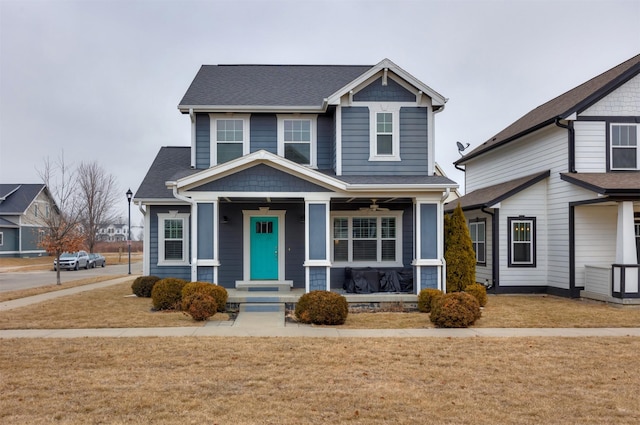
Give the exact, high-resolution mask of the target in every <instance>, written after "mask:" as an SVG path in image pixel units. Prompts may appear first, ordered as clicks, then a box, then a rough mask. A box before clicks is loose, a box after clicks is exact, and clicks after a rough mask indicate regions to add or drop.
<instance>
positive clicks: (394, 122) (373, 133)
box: [368, 102, 404, 161]
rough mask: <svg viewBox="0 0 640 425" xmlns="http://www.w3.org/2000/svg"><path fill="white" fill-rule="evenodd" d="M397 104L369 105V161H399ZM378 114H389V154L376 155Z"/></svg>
mask: <svg viewBox="0 0 640 425" xmlns="http://www.w3.org/2000/svg"><path fill="white" fill-rule="evenodd" d="M402 106H404V104H403V103H399V102H384V103H371V104H368V107H369V161H400V108H401V107H402ZM378 113H390V114H391V126H392V128H391V146H392V148H391V154H378Z"/></svg>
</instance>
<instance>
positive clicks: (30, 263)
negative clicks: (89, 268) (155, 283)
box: [0, 252, 142, 272]
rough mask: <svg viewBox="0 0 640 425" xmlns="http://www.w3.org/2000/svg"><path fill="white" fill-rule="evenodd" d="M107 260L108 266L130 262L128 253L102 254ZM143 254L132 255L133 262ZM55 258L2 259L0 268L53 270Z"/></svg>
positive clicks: (7, 269)
mask: <svg viewBox="0 0 640 425" xmlns="http://www.w3.org/2000/svg"><path fill="white" fill-rule="evenodd" d="M102 255H104V257H105V258H106V259H107V264H126V263H128V261H129V256H128V253H123V254H120V253H117V252H107V253H104V254H102ZM141 259H142V253H139V252H136V253H133V252H132V253H131V261H140V260H141ZM53 260H54V257H50V256H42V257H31V258H0V268H1V269H3V270H5V271H7V272H19V271H27V270H28V271H34V270H53Z"/></svg>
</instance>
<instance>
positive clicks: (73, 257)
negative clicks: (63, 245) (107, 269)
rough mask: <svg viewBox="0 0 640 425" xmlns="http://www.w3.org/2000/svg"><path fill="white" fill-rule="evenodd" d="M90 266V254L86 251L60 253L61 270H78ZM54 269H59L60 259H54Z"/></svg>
mask: <svg viewBox="0 0 640 425" xmlns="http://www.w3.org/2000/svg"><path fill="white" fill-rule="evenodd" d="M80 268H83V269H88V268H89V254H87V252H86V251H78V252H65V253H63V254H61V255H60V270H62V269H67V270H78V269H80ZM53 270H54V271H56V270H58V260H53Z"/></svg>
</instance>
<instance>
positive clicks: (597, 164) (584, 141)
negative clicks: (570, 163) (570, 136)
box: [573, 121, 607, 173]
mask: <svg viewBox="0 0 640 425" xmlns="http://www.w3.org/2000/svg"><path fill="white" fill-rule="evenodd" d="M573 128H574V130H575V158H576V162H575V167H576V171H577V172H579V173H604V172H606V171H607V126H606V124H605V123H604V122H602V121H576V122H575V123H574V125H573Z"/></svg>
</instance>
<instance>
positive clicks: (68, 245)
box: [38, 153, 82, 285]
mask: <svg viewBox="0 0 640 425" xmlns="http://www.w3.org/2000/svg"><path fill="white" fill-rule="evenodd" d="M38 174H39V175H40V178H41V179H42V182H43V183H44V184H45V185H46V187H47V189H48V191H49V193H50V194H51V201H50V205H49V208H48V211H49V213H48V214H45V215H44V216H43V217H40V218H39V220H40V224H41V225H42V227H44V228H45V234H44V236H43V238H42V240H41V242H40V245H41V246H42V247H43V248H44V249H46V250H47V252H49V253H50V254H53V255H54V256H55V258H56V261H57V263H58V264H59V263H60V254H62V253H63V252H68V251H69V252H71V251H77V250H78V249H80V247H81V246H82V232H81V228H80V212H81V208H80V204H79V202H78V197H77V194H76V187H75V186H74V180H75V173H74V172H73V171H70V170H69V168H68V167H67V166H66V164H65V162H64V153H62V154H61V155H60V157H59V158H58V159H57V160H56V161H55V162H54V163H52V162H51V161H50V160H49V158H46V159H45V160H44V166H43V169H42V170H38ZM56 283H57V284H58V285H60V284H61V281H60V267H56Z"/></svg>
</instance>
